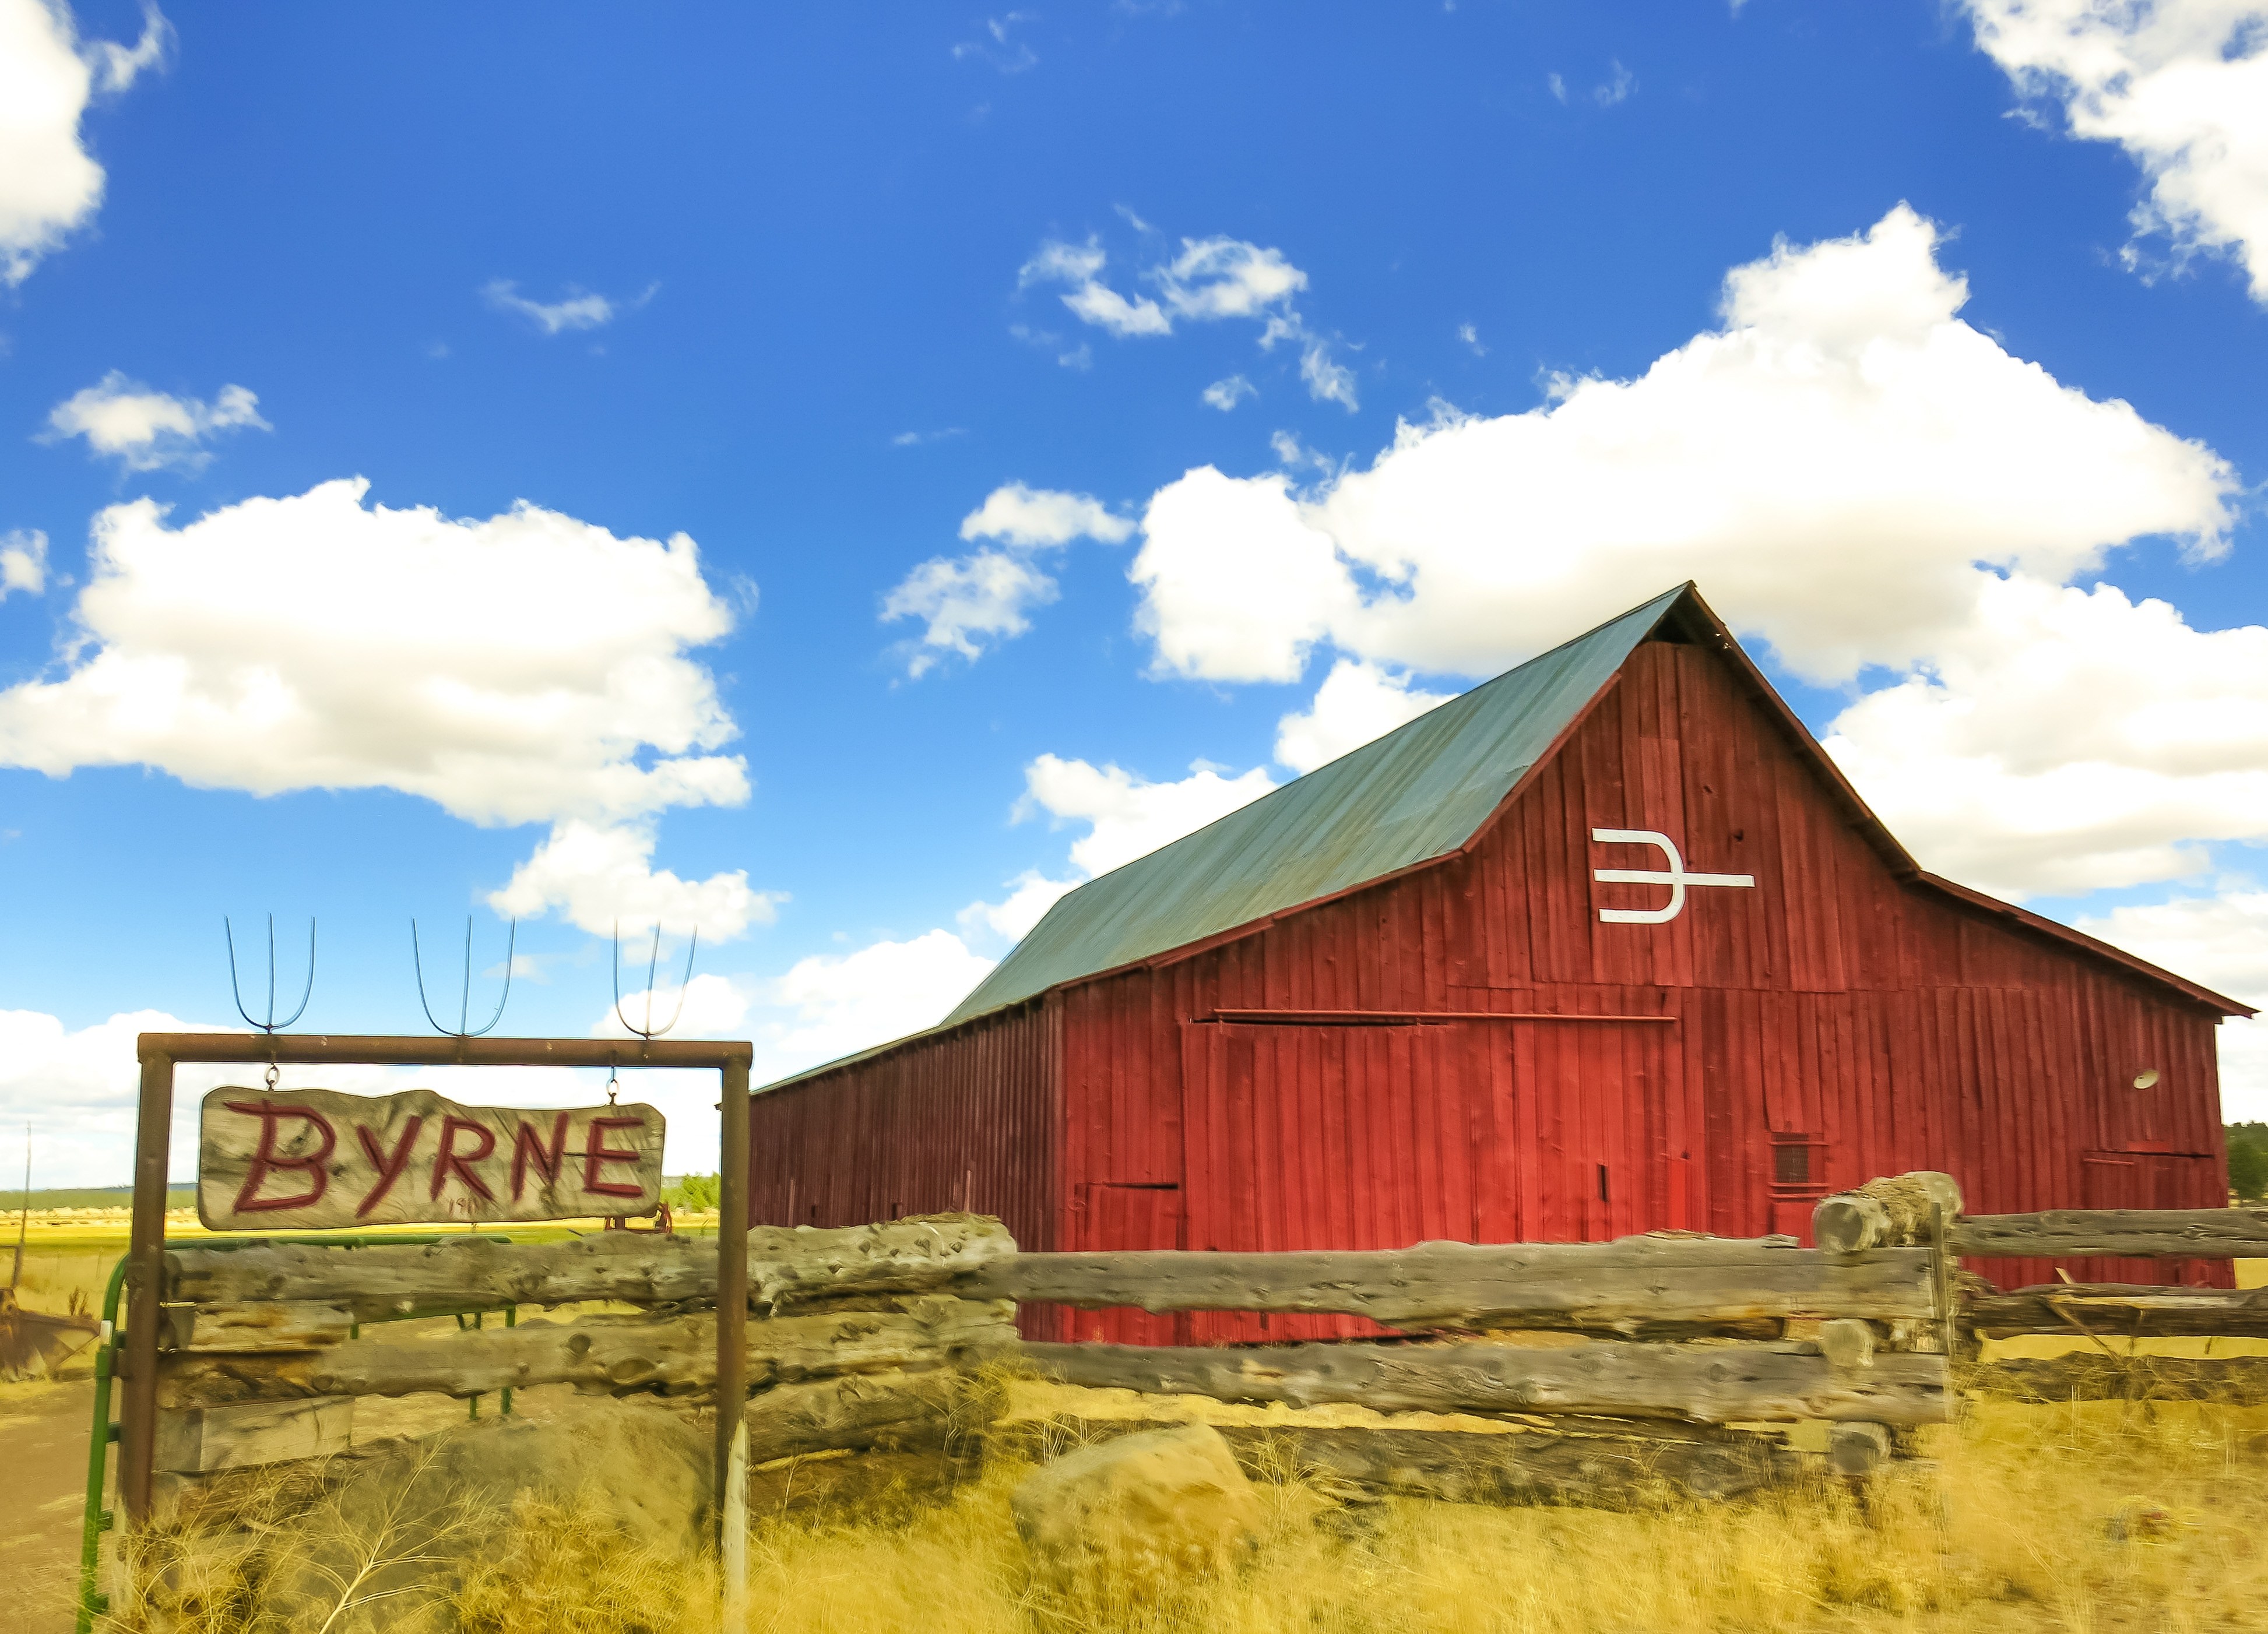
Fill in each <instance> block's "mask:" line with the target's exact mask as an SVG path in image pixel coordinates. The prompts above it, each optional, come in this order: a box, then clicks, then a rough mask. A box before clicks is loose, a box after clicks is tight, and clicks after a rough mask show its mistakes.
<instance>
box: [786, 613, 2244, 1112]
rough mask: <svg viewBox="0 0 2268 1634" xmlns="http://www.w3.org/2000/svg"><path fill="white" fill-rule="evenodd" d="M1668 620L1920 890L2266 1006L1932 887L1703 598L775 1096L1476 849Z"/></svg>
mask: <svg viewBox="0 0 2268 1634" xmlns="http://www.w3.org/2000/svg"><path fill="white" fill-rule="evenodd" d="M1665 622H1668V623H1669V624H1670V625H1671V626H1672V627H1673V629H1675V630H1676V631H1677V632H1678V634H1679V636H1680V637H1681V638H1683V639H1687V640H1698V641H1702V642H1704V643H1705V644H1709V645H1712V646H1714V647H1715V648H1717V649H1718V650H1719V651H1721V652H1723V653H1724V655H1725V656H1726V657H1727V659H1729V660H1730V661H1731V662H1732V663H1733V665H1734V668H1735V669H1736V671H1738V672H1739V673H1741V674H1742V676H1743V677H1745V678H1746V681H1747V683H1748V687H1749V691H1750V692H1751V693H1752V694H1753V695H1754V696H1755V697H1756V701H1757V702H1758V703H1760V704H1761V705H1763V706H1764V708H1765V709H1766V710H1768V711H1769V712H1770V713H1771V715H1772V716H1773V717H1774V718H1777V719H1778V721H1779V722H1780V724H1781V726H1782V729H1783V730H1784V731H1785V732H1786V735H1787V738H1788V740H1789V741H1790V742H1791V743H1793V744H1794V745H1795V746H1796V747H1798V748H1799V749H1800V751H1801V752H1802V753H1803V754H1805V755H1806V757H1807V758H1808V759H1809V760H1810V762H1812V764H1813V765H1814V767H1815V768H1816V769H1817V770H1818V772H1819V775H1820V777H1822V778H1823V780H1824V782H1825V783H1826V784H1827V786H1828V790H1829V792H1830V796H1831V797H1832V798H1834V799H1837V801H1838V802H1839V803H1841V804H1842V805H1843V806H1845V808H1846V809H1848V811H1849V812H1850V813H1851V815H1852V822H1853V825H1854V826H1855V827H1856V828H1858V829H1859V832H1860V833H1861V834H1863V835H1865V837H1866V838H1867V841H1868V842H1869V843H1872V844H1873V845H1874V847H1875V849H1876V850H1878V851H1879V852H1881V856H1882V859H1883V861H1884V862H1885V863H1886V864H1887V865H1889V868H1890V870H1891V872H1893V873H1895V874H1896V875H1897V876H1898V877H1899V878H1900V879H1902V880H1905V881H1907V882H1908V883H1909V884H1910V885H1911V886H1913V887H1918V888H1920V889H1923V890H1926V891H1931V892H1934V893H1936V894H1941V895H1944V896H1947V897H1949V898H1951V899H1953V900H1954V901H1955V902H1959V903H1961V904H1962V905H1963V906H1964V907H1966V908H1969V909H1972V910H1975V911H1978V912H1988V913H1991V914H1993V915H1995V916H1999V917H2000V918H2002V919H2004V920H2007V921H2008V922H2010V923H2012V924H2014V925H2016V926H2017V927H2018V928H2019V929H2021V930H2023V931H2029V932H2030V933H2031V934H2034V935H2036V936H2039V937H2041V938H2044V939H2046V940H2050V941H2053V942H2057V943H2059V944H2061V945H2063V946H2066V947H2067V948H2070V949H2072V950H2073V951H2075V952H2079V953H2084V954H2087V955H2088V956H2091V957H2093V958H2095V959H2098V960H2102V961H2106V962H2108V963H2110V964H2113V965H2117V966H2119V967H2122V968H2124V969H2125V970H2126V971H2127V972H2128V973H2129V974H2131V975H2137V976H2140V977H2142V978H2144V979H2146V980H2148V981H2151V982H2154V983H2162V984H2163V985H2165V986H2168V987H2170V988H2173V989H2175V990H2178V991H2180V992H2182V993H2183V994H2184V995H2186V996H2187V997H2191V998H2192V999H2195V1000H2196V1001H2198V1003H2200V1004H2203V1005H2206V1006H2207V1007H2208V1008H2211V1009H2213V1010H2217V1011H2219V1012H2220V1013H2221V1014H2222V1015H2225V1016H2249V1015H2251V1014H2252V1013H2254V1012H2253V1010H2252V1009H2251V1007H2250V1006H2249V1005H2242V1004H2239V1003H2237V1002H2236V1001H2235V1000H2234V999H2231V998H2228V997H2223V996H2222V995H2220V994H2219V993H2216V992H2214V991H2213V990H2210V989H2208V988H2205V987H2202V986H2199V985H2198V983H2194V982H2191V981H2189V980H2187V979H2186V978H2184V977H2182V976H2179V975H2175V974H2174V973H2173V972H2171V971H2169V970H2165V969H2161V968H2159V967H2158V966H2156V965H2154V964H2151V963H2150V962H2149V961H2147V960H2143V959H2138V958H2136V957H2135V956H2134V955H2133V954H2132V953H2127V952H2125V951H2124V949H2121V948H2117V947H2113V946H2110V945H2109V944H2108V943H2104V942H2099V941H2097V940H2095V938H2093V937H2090V936H2087V935H2085V934H2083V933H2081V932H2080V931H2074V930H2073V929H2072V928H2071V927H2069V926H2068V925H2063V924H2057V923H2056V922H2055V921H2053V920H2051V919H2043V918H2041V917H2040V916H2037V915H2036V914H2032V913H2029V912H2027V911H2025V910H2024V909H2021V908H2015V907H2012V906H2010V905H2009V904H2007V903H2006V902H1999V901H1996V900H1995V899H1993V898H1992V897H1989V896H1986V895H1985V894H1983V893H1982V892H1978V891H1974V890H1971V889H1970V888H1969V887H1966V886H1961V885H1956V884H1955V883H1954V882H1953V881H1951V880H1944V879H1940V877H1939V876H1937V875H1935V874H1933V873H1929V872H1925V871H1924V870H1923V869H1922V868H1921V867H1920V866H1919V865H1918V864H1917V863H1916V862H1915V861H1914V859H1913V858H1912V857H1911V856H1910V855H1909V854H1908V853H1907V852H1906V850H1905V848H1904V846H1902V845H1900V844H1899V843H1898V841H1897V839H1896V836H1895V835H1892V834H1891V833H1890V831H1889V829H1888V828H1885V827H1884V826H1883V824H1882V822H1881V819H1880V818H1878V817H1876V816H1875V815H1874V813H1873V811H1871V810H1870V809H1869V808H1868V807H1867V803H1866V801H1865V800H1863V799H1860V798H1859V792H1858V791H1857V790H1855V789H1853V788H1852V786H1851V784H1850V782H1849V780H1848V779H1847V778H1845V777H1844V775H1843V771H1842V769H1841V768H1840V767H1838V766H1837V765H1836V763H1835V762H1834V761H1833V760H1831V759H1830V758H1829V756H1828V754H1827V753H1826V751H1825V750H1823V748H1821V747H1819V744H1818V741H1817V740H1815V739H1814V738H1813V737H1812V736H1811V734H1810V732H1808V730H1807V729H1806V728H1805V727H1804V725H1803V724H1802V722H1801V721H1800V720H1799V719H1798V718H1796V716H1795V713H1794V711H1793V710H1790V709H1789V708H1788V706H1787V703H1786V700H1785V699H1783V698H1782V697H1781V696H1779V694H1778V692H1777V691H1775V690H1774V689H1773V688H1772V686H1771V682H1770V681H1767V680H1765V679H1764V674H1763V673H1762V672H1761V671H1759V670H1758V669H1757V668H1756V664H1755V662H1754V660H1752V659H1749V656H1748V654H1747V653H1746V652H1744V651H1742V649H1741V645H1740V643H1739V642H1738V641H1736V640H1735V639H1734V637H1733V635H1732V632H1731V631H1730V630H1729V629H1727V628H1726V627H1725V625H1724V623H1723V622H1722V621H1721V620H1719V618H1718V617H1717V615H1715V614H1714V613H1712V612H1711V611H1710V610H1709V608H1708V607H1707V606H1706V605H1705V603H1704V602H1703V601H1702V600H1701V599H1700V596H1699V594H1698V593H1697V592H1696V591H1695V589H1694V587H1693V585H1691V584H1690V583H1688V584H1683V585H1679V586H1677V588H1676V589H1675V590H1670V591H1665V592H1664V593H1662V594H1661V595H1659V596H1656V597H1654V598H1653V600H1651V601H1648V602H1646V603H1645V604H1643V605H1642V606H1639V607H1633V608H1631V610H1630V611H1629V612H1627V613H1625V614H1624V615H1621V616H1620V617H1618V618H1613V619H1609V621H1607V622H1605V623H1603V624H1602V625H1600V626H1599V627H1598V628H1597V629H1594V630H1592V631H1591V632H1590V633H1589V634H1587V635H1583V636H1578V637H1576V638H1575V639H1574V640H1572V641H1570V642H1568V643H1566V644H1565V645H1562V646H1557V647H1554V648H1553V649H1552V650H1551V651H1549V652H1546V653H1543V655H1542V656H1540V657H1538V658H1534V659H1529V660H1528V662H1527V663H1525V664H1523V665H1521V666H1520V667H1519V668H1518V669H1515V670H1511V671H1508V672H1507V673H1505V674H1502V675H1499V676H1498V677H1497V678H1496V679H1495V680H1494V681H1486V682H1484V683H1483V684H1482V685H1480V686H1477V687H1476V688H1473V689H1472V690H1471V691H1469V692H1467V693H1463V694H1461V695H1460V696H1456V697H1454V698H1451V699H1450V700H1449V701H1448V702H1447V703H1443V704H1440V706H1438V707H1437V708H1434V709H1432V710H1428V711H1427V712H1426V713H1425V714H1423V715H1420V716H1419V717H1418V718H1417V719H1415V720H1413V721H1410V723H1408V724H1407V725H1403V726H1400V727H1397V728H1396V729H1395V730H1394V731H1393V732H1388V733H1387V734H1386V735H1385V736H1384V737H1382V738H1379V739H1376V740H1373V741H1372V742H1370V743H1366V744H1365V745H1364V746H1363V747H1360V748H1359V749H1355V750H1353V751H1351V753H1349V754H1343V755H1341V756H1340V757H1339V758H1338V759H1337V760H1335V761H1333V762H1330V763H1329V765H1327V766H1322V767H1319V768H1317V769H1315V770H1314V771H1311V772H1309V773H1308V774H1307V776H1306V777H1300V778H1295V779H1294V780H1293V781H1292V782H1290V783H1287V784H1285V785H1284V786H1283V787H1282V788H1280V789H1278V790H1276V791H1273V792H1272V793H1270V794H1267V795H1263V797H1262V798H1261V799H1257V800H1255V801H1253V802H1252V804H1250V805H1249V806H1242V807H1240V808H1239V809H1238V810H1236V811H1233V812H1231V813H1229V814H1228V815H1227V816H1226V817H1223V818H1220V819H1219V820H1218V821H1214V822H1212V823H1211V824H1209V825H1208V826H1206V827H1204V828H1200V829H1198V830H1197V832H1196V833H1195V834H1191V835H1184V836H1183V837H1182V838H1181V839H1178V840H1176V841H1175V842H1174V843H1172V844H1170V845H1165V846H1160V848H1159V849H1158V850H1154V851H1152V852H1150V853H1149V854H1148V855H1146V856H1144V857H1136V858H1135V859H1134V860H1133V861H1132V862H1130V863H1128V864H1126V865H1123V867H1119V868H1116V869H1113V870H1112V871H1111V872H1108V873H1106V874H1103V875H1101V877H1099V878H1097V879H1094V880H1088V881H1087V882H1086V884H1085V885H1082V886H1080V887H1079V888H1078V889H1077V890H1075V891H1073V892H1071V894H1068V895H1066V896H1065V897H1064V898H1063V900H1062V901H1060V902H1057V903H1056V905H1055V906H1054V907H1053V908H1051V909H1049V910H1048V913H1047V916H1046V917H1044V918H1043V919H1042V920H1041V921H1040V923H1039V924H1037V925H1035V926H1034V927H1033V928H1032V931H1031V933H1030V934H1029V935H1028V936H1027V937H1025V938H1024V939H1023V940H1022V941H1021V942H1020V943H1018V944H1017V946H1016V947H1015V949H1014V951H1013V952H1012V953H1009V955H1008V957H1007V958H1006V959H1005V960H1003V961H1001V962H1000V965H999V968H997V969H995V970H994V971H993V972H992V974H991V975H989V976H987V977H986V978H985V979H984V980H983V982H982V983H979V984H978V986H977V988H976V991H974V992H972V993H971V994H969V995H968V997H966V998H964V999H962V1000H961V1003H960V1005H957V1006H956V1007H955V1008H954V1012H953V1013H952V1014H951V1015H949V1016H947V1017H946V1019H944V1020H943V1021H940V1022H939V1023H938V1024H937V1026H935V1027H929V1028H926V1029H924V1031H922V1032H920V1033H915V1034H909V1036H907V1037H905V1038H900V1039H894V1040H892V1041H889V1042H887V1043H885V1044H878V1045H875V1046H874V1047H873V1048H872V1049H865V1050H861V1051H859V1052H858V1053H857V1054H855V1055H851V1056H843V1058H842V1059H841V1060H839V1061H830V1062H828V1063H826V1064H823V1065H821V1066H815V1067H811V1068H808V1069H806V1071H801V1072H799V1073H795V1074H793V1075H792V1076H791V1077H788V1078H781V1079H779V1080H777V1082H775V1083H772V1084H770V1085H767V1086H765V1088H767V1089H783V1088H785V1087H786V1086H789V1085H791V1084H797V1083H801V1082H803V1081H805V1080H806V1079H808V1078H820V1077H823V1076H825V1075H827V1074H828V1073H832V1072H836V1071H841V1070H842V1069H843V1068H844V1067H847V1066H851V1065H852V1064H856V1063H858V1062H860V1061H864V1060H866V1059H868V1058H869V1057H871V1056H882V1055H887V1054H888V1053H890V1052H891V1051H893V1050H896V1049H903V1048H904V1047H906V1046H907V1045H909V1044H911V1043H913V1042H914V1041H916V1040H917V1039H922V1038H927V1037H930V1036H932V1034H938V1033H943V1032H946V1031H947V1030H948V1029H950V1028H953V1027H959V1026H960V1025H961V1024H962V1023H963V1022H967V1021H972V1020H975V1019H976V1018H978V1017H980V1016H983V1015H988V1014H990V1013H991V1012H995V1011H998V1010H1004V1009H1005V1008H1007V1007H1008V1006H1010V1005H1017V1004H1021V1003H1023V1002H1024V1001H1026V1000H1027V999H1031V998H1035V997H1038V996H1039V995H1040V994H1042V993H1044V992H1046V991H1048V990H1049V989H1051V988H1055V987H1060V986H1062V985H1063V984H1064V983H1069V982H1076V981H1079V980H1080V979H1081V978H1083V977H1087V976H1094V975H1101V974H1102V973H1103V972H1105V971H1109V970H1116V969H1120V968H1124V967H1126V966H1129V965H1134V964H1138V963H1140V962H1141V961H1144V960H1146V959H1152V958H1155V957H1157V956H1158V955H1160V954H1161V953H1171V952H1175V951H1176V950H1189V949H1191V948H1192V947H1194V946H1196V945H1198V944H1202V943H1204V942H1205V941H1206V940H1208V939H1209V938H1213V937H1217V936H1222V935H1225V934H1226V933H1227V932H1229V931H1238V930H1248V929H1252V928H1256V926H1257V925H1258V924H1260V923H1262V922H1263V921H1265V920H1266V919H1267V918H1268V917H1269V916H1270V915H1273V914H1279V913H1282V912H1284V911H1285V910H1287V909H1293V908H1298V907H1300V906H1302V905H1304V904H1307V903H1311V902H1319V901H1321V900H1322V899H1324V898H1328V897H1330V896H1335V895H1337V894H1339V893H1341V892H1344V891H1348V890H1351V889H1353V888H1355V887H1359V886H1363V885H1367V884H1369V883H1371V882H1372V881H1373V880H1381V879H1384V878H1385V877H1387V876H1388V875H1389V874H1394V873H1398V872H1402V871H1403V869H1406V868H1412V867H1416V866H1418V865H1420V864H1423V863H1427V862H1432V861H1436V860H1438V859H1440V858H1441V857H1447V856H1448V855H1450V854H1451V853H1452V852H1454V851H1456V850H1459V849H1461V848H1462V847H1463V846H1464V845H1465V844H1467V843H1469V842H1470V841H1471V840H1472V839H1473V837H1474V836H1475V835H1477V834H1478V833H1479V832H1480V830H1481V829H1482V828H1484V826H1485V825H1486V824H1487V822H1488V821H1489V820H1490V818H1491V816H1493V815H1494V814H1495V813H1496V812H1497V810H1498V808H1499V806H1502V805H1503V803H1504V801H1505V799H1506V797H1507V796H1508V795H1510V794H1511V792H1512V791H1513V789H1514V788H1515V787H1516V786H1517V785H1518V784H1520V782H1521V779H1522V778H1523V777H1525V776H1526V775H1527V774H1528V770H1529V769H1531V768H1532V767H1533V766H1535V763H1536V762H1538V761H1540V760H1542V759H1543V758H1544V757H1545V756H1546V755H1547V754H1549V753H1550V750H1551V748H1552V746H1553V745H1554V744H1556V743H1557V742H1558V741H1559V740H1560V738H1561V736H1562V735H1563V734H1564V733H1565V732H1566V731H1567V729H1568V728H1569V727H1570V726H1572V725H1573V724H1574V723H1575V721H1576V719H1577V718H1579V717H1580V715H1581V713H1582V711H1583V709H1584V706H1585V705H1586V704H1587V703H1590V702H1591V700H1592V699H1593V698H1594V697H1596V696H1598V695H1599V693H1600V690H1601V689H1602V688H1604V687H1605V686H1606V684H1607V683H1608V682H1609V681H1610V680H1612V679H1613V678H1614V675H1615V673H1616V671H1617V670H1619V669H1620V668H1621V667H1622V666H1623V664H1624V661H1625V660H1626V659H1629V657H1630V655H1631V651H1633V650H1634V649H1636V648H1637V647H1638V644H1640V643H1642V642H1644V641H1645V640H1646V637H1648V636H1650V635H1653V633H1654V632H1655V631H1656V630H1657V629H1661V627H1662V625H1663V624H1664V623H1665Z"/></svg>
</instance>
